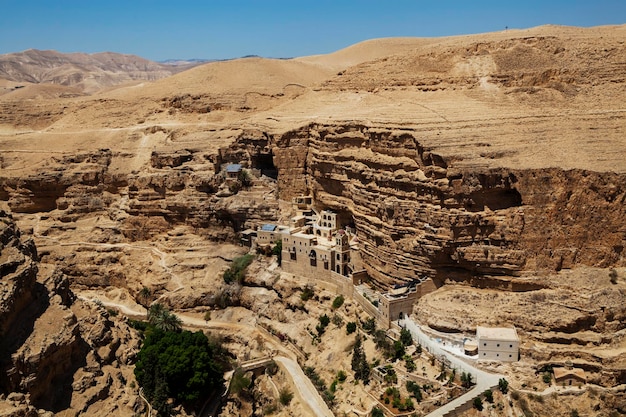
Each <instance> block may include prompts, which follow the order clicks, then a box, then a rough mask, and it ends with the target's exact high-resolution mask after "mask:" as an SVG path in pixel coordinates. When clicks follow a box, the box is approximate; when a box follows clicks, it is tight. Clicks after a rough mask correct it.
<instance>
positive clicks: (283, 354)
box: [78, 295, 333, 417]
mask: <svg viewBox="0 0 626 417" xmlns="http://www.w3.org/2000/svg"><path fill="white" fill-rule="evenodd" d="M78 298H80V299H82V300H84V301H92V302H93V301H95V299H94V298H91V297H84V296H81V295H78ZM98 300H99V301H100V302H101V303H102V305H104V306H105V307H110V308H116V309H118V310H119V311H120V312H121V313H123V314H124V315H126V316H128V317H132V318H136V319H145V317H146V309H145V308H143V307H140V306H129V305H127V304H122V303H119V302H116V301H112V300H108V299H102V298H98ZM176 315H177V316H178V317H179V318H180V320H181V321H182V323H183V326H185V327H193V328H199V329H208V330H231V331H233V332H236V333H238V334H239V335H247V336H249V337H257V336H260V337H262V338H263V340H264V342H265V343H266V344H267V345H269V346H271V347H272V348H273V349H274V350H275V351H276V352H279V353H278V354H277V355H276V356H274V360H275V361H276V362H277V363H278V364H279V366H281V368H282V369H283V370H284V371H285V372H286V373H287V374H288V375H289V378H290V379H291V381H292V387H291V388H292V390H293V392H295V393H297V395H298V397H299V398H300V400H301V403H302V404H303V405H304V407H305V410H303V411H305V412H306V414H302V415H303V416H311V417H333V413H332V412H331V411H330V409H329V408H328V406H327V405H326V403H325V402H324V400H323V399H322V397H321V396H320V394H319V393H318V392H317V390H316V389H315V387H314V386H313V384H312V383H311V381H310V380H309V378H308V377H307V376H306V375H305V374H304V372H303V371H302V368H300V366H299V365H298V362H297V361H296V359H295V355H294V353H293V352H291V351H290V350H289V349H288V348H287V347H285V346H284V345H283V344H282V343H280V341H278V340H275V339H273V338H272V337H269V336H268V335H267V334H265V332H260V331H259V330H258V329H257V328H256V327H255V326H251V325H247V324H241V323H231V322H226V321H216V320H209V321H206V320H203V319H200V318H198V317H193V316H188V315H186V314H181V313H176Z"/></svg>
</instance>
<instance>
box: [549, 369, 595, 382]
mask: <svg viewBox="0 0 626 417" xmlns="http://www.w3.org/2000/svg"><path fill="white" fill-rule="evenodd" d="M552 371H553V372H554V380H555V381H556V383H557V384H559V385H579V384H586V383H587V377H586V376H585V371H583V370H582V369H580V368H573V367H565V368H552Z"/></svg>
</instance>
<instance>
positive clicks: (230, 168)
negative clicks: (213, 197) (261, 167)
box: [226, 164, 241, 172]
mask: <svg viewBox="0 0 626 417" xmlns="http://www.w3.org/2000/svg"><path fill="white" fill-rule="evenodd" d="M239 171H241V164H228V165H226V172H239Z"/></svg>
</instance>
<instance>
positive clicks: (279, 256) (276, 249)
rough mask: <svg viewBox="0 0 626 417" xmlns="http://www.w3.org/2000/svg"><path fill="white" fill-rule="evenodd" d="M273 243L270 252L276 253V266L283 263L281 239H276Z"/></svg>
mask: <svg viewBox="0 0 626 417" xmlns="http://www.w3.org/2000/svg"><path fill="white" fill-rule="evenodd" d="M275 243H276V244H275V245H274V248H272V254H273V255H276V261H277V262H278V266H281V265H282V264H283V240H282V239H278V240H277V241H276V242H275Z"/></svg>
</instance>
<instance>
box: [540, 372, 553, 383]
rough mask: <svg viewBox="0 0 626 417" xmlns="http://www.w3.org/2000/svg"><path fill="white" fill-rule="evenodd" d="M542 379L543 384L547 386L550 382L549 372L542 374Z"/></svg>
mask: <svg viewBox="0 0 626 417" xmlns="http://www.w3.org/2000/svg"><path fill="white" fill-rule="evenodd" d="M542 379H543V382H545V383H546V384H549V383H550V382H552V375H551V374H550V372H544V374H543V376H542Z"/></svg>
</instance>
